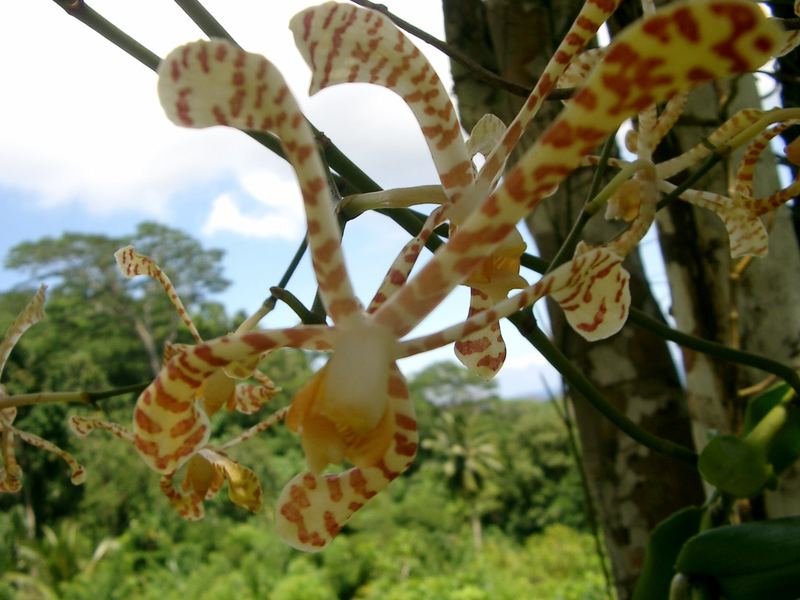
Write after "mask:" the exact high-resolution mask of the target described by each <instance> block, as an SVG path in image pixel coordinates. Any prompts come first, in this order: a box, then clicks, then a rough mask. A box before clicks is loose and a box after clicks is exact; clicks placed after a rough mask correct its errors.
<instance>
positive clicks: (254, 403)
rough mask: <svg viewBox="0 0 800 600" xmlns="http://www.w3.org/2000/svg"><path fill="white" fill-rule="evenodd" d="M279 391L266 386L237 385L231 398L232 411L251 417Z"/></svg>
mask: <svg viewBox="0 0 800 600" xmlns="http://www.w3.org/2000/svg"><path fill="white" fill-rule="evenodd" d="M279 391H280V388H277V387H275V386H274V384H273V385H272V386H267V385H264V384H261V383H239V384H237V385H236V393H235V395H234V397H233V406H232V407H231V408H232V409H233V410H236V411H237V412H240V413H242V414H244V415H253V414H255V413H257V412H258V411H260V410H261V409H262V408H264V405H265V404H266V403H267V402H269V401H270V400H271V399H272V398H274V397H275V395H276V394H277V393H278V392H279Z"/></svg>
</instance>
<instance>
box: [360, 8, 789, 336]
mask: <svg viewBox="0 0 800 600" xmlns="http://www.w3.org/2000/svg"><path fill="white" fill-rule="evenodd" d="M777 39H778V32H777V30H776V28H775V25H774V24H773V23H770V22H769V21H767V20H766V18H765V17H764V15H763V14H762V13H761V11H760V9H759V8H758V7H757V6H754V5H752V4H750V3H747V2H741V1H731V0H729V1H722V0H712V1H704V2H691V3H675V4H671V5H669V6H668V7H666V8H664V9H663V10H661V11H659V12H658V13H656V14H655V15H652V16H650V17H648V18H645V19H643V20H641V21H639V22H637V23H635V24H634V25H632V26H631V27H629V28H628V29H626V30H625V31H623V32H622V33H621V34H620V35H619V36H617V38H615V40H614V42H613V43H612V45H611V46H610V48H609V50H608V52H607V54H606V56H605V59H604V60H603V62H601V63H600V65H598V67H597V68H596V69H595V70H594V71H593V72H592V74H591V75H590V77H589V79H588V80H587V83H586V87H584V88H583V89H582V90H581V91H580V92H579V93H578V94H577V95H576V96H575V97H574V98H573V99H572V101H571V102H569V103H567V105H566V106H565V108H564V110H563V111H562V113H561V115H560V116H559V117H558V118H557V119H556V120H555V121H554V122H553V124H552V125H551V126H550V127H548V129H547V130H546V131H545V132H544V134H543V135H542V136H541V137H540V138H539V139H538V140H537V141H536V143H535V144H534V145H533V146H532V147H531V148H530V149H529V150H528V151H527V152H526V153H525V155H524V156H523V157H522V158H521V159H520V161H519V163H518V164H517V165H516V166H515V167H514V168H512V169H511V171H510V172H509V173H508V174H507V175H506V176H505V178H504V181H503V185H502V186H501V187H500V188H499V189H498V190H497V191H496V192H495V193H493V194H492V195H490V196H489V197H488V198H487V199H486V201H485V202H484V203H483V204H482V205H481V207H480V210H478V211H475V212H473V213H472V214H471V215H470V216H469V218H468V219H467V220H466V221H465V222H464V223H463V224H462V225H461V226H460V227H459V229H458V231H457V232H456V233H455V235H453V236H452V237H451V239H450V241H449V242H448V243H447V244H446V245H445V246H443V247H442V248H440V249H439V250H438V251H437V252H436V254H435V256H434V259H433V260H431V261H430V262H428V264H426V265H425V267H424V268H423V269H421V270H420V272H419V273H418V274H417V275H416V276H415V277H413V278H411V279H410V280H409V281H408V283H407V284H406V285H405V286H403V288H402V289H400V290H399V291H398V293H397V294H395V295H394V296H393V297H391V298H389V299H388V300H387V301H386V302H385V303H384V304H383V305H382V306H381V307H380V308H378V310H377V311H376V312H375V319H376V320H377V321H378V322H381V323H385V324H386V325H387V326H389V327H391V328H392V329H393V330H394V331H395V333H396V335H398V336H399V335H404V334H405V333H407V332H408V331H410V330H411V329H412V328H413V327H414V326H415V325H416V324H417V323H418V322H419V321H421V320H422V319H423V318H424V317H426V316H427V315H428V314H429V313H430V311H431V310H433V308H434V307H436V306H437V305H438V304H439V303H440V302H441V301H442V299H443V298H444V297H445V296H446V295H447V294H448V293H449V292H450V291H451V290H452V289H453V287H455V286H456V285H458V284H459V283H461V282H462V281H464V280H465V279H466V278H467V277H468V276H469V275H470V273H472V272H473V271H474V270H475V269H476V268H478V266H479V265H480V263H481V261H482V260H483V259H484V257H486V256H489V255H491V254H492V252H494V250H495V248H497V246H498V245H499V244H500V243H502V241H503V240H504V239H505V238H506V236H507V235H508V234H509V232H510V231H511V230H512V229H513V228H514V226H515V224H516V223H517V222H518V221H519V220H520V219H521V218H522V217H524V216H525V215H526V214H528V213H529V212H530V211H532V210H534V209H535V208H536V207H537V206H538V205H539V203H540V202H541V201H542V199H543V198H544V197H545V195H546V194H547V192H548V191H549V190H551V189H552V188H553V186H555V185H558V183H559V182H560V181H561V180H562V179H563V178H564V177H566V176H567V175H568V174H569V173H570V172H572V170H573V169H574V168H575V167H576V166H578V164H580V162H581V159H582V157H583V156H585V155H587V154H589V152H591V150H592V149H594V148H595V147H596V146H597V145H598V144H599V143H600V142H601V141H602V140H603V139H604V138H605V137H606V136H607V135H609V134H610V133H611V132H613V131H614V130H615V129H616V128H617V127H618V125H619V124H620V123H621V122H622V121H623V120H624V119H626V118H627V117H629V116H630V115H632V114H636V113H638V112H639V111H641V110H643V109H645V108H647V107H648V106H652V105H653V104H655V103H657V102H661V101H664V100H666V99H667V98H669V97H671V96H673V95H675V94H676V93H680V92H682V91H685V90H687V89H689V88H691V87H693V86H694V85H697V84H699V83H701V82H704V81H708V80H710V79H713V78H716V77H722V76H725V75H729V74H732V73H737V72H745V71H751V70H754V69H757V68H758V67H760V66H761V65H762V64H763V63H764V62H766V61H767V60H768V59H769V57H770V52H771V51H772V50H773V49H774V48H775V46H776V44H777Z"/></svg>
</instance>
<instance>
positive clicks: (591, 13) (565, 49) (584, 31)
mask: <svg viewBox="0 0 800 600" xmlns="http://www.w3.org/2000/svg"><path fill="white" fill-rule="evenodd" d="M619 2H620V0H606V1H603V2H596V1H588V2H586V3H584V5H583V6H582V7H581V10H580V12H579V13H578V16H577V17H576V18H575V21H574V22H573V23H572V25H571V26H570V28H569V31H567V34H566V35H565V36H564V39H563V40H562V41H561V43H560V44H559V45H558V48H556V51H555V52H554V53H553V56H552V58H551V59H550V60H549V61H548V63H547V65H546V66H545V68H544V72H543V73H542V75H541V76H540V77H539V80H538V81H537V82H536V85H535V86H534V88H533V91H532V92H531V95H530V96H528V99H527V101H526V102H525V104H524V105H523V107H522V108H521V109H520V111H519V113H518V114H517V116H516V117H514V120H513V121H512V122H511V124H510V125H509V126H508V129H506V132H505V134H504V135H503V139H502V140H501V142H500V143H499V144H497V145H496V146H495V148H494V150H493V151H492V152H491V153H490V154H489V156H487V157H486V162H485V163H484V164H483V167H481V170H480V171H479V173H478V186H479V187H480V185H481V184H487V183H488V182H491V181H494V180H495V179H497V177H498V175H499V173H500V171H501V170H502V168H503V165H504V164H505V162H506V160H507V159H508V157H509V155H510V154H511V152H512V150H514V148H515V147H516V145H517V142H518V141H519V139H520V138H521V137H522V134H523V133H524V132H525V129H526V128H527V127H528V124H529V123H530V122H531V121H532V120H533V119H534V118H535V117H536V115H537V114H538V113H539V109H540V108H541V107H542V104H543V103H544V101H545V99H546V98H547V96H548V94H549V93H550V92H551V91H552V90H553V88H554V87H555V85H556V81H557V80H558V78H559V77H560V76H561V74H562V73H563V72H564V70H565V69H566V68H567V65H569V64H570V62H571V61H572V59H573V58H574V56H575V55H576V54H577V53H578V52H580V51H581V50H582V49H583V48H584V46H586V43H587V42H588V41H589V40H591V39H592V38H593V37H594V35H595V34H596V33H597V30H598V29H599V28H600V26H601V25H602V24H603V23H605V22H606V21H607V20H608V18H609V17H610V16H611V14H612V13H613V12H614V11H615V10H616V9H617V6H618V5H619ZM604 56H605V55H604Z"/></svg>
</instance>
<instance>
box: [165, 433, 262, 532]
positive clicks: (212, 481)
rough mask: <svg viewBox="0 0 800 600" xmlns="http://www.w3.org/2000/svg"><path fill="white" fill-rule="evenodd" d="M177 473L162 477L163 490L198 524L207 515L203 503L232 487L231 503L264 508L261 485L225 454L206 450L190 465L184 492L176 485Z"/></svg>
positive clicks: (189, 518)
mask: <svg viewBox="0 0 800 600" xmlns="http://www.w3.org/2000/svg"><path fill="white" fill-rule="evenodd" d="M174 478H175V474H169V475H165V476H164V477H162V478H161V482H160V487H161V491H162V492H163V493H164V495H165V496H167V499H168V500H169V501H170V504H172V506H173V507H174V508H175V509H176V510H177V511H178V514H180V515H181V516H182V517H183V518H184V519H187V520H189V521H196V520H198V519H202V518H203V516H204V515H205V509H204V507H203V502H204V501H205V500H210V499H211V498H213V497H214V496H216V495H217V493H218V492H219V490H220V489H222V486H223V485H224V484H225V483H226V482H227V484H228V498H229V499H230V501H231V502H233V503H234V504H236V505H237V506H241V507H242V508H246V509H247V510H249V511H250V512H257V511H258V510H259V509H260V508H261V501H262V492H261V483H260V482H259V481H258V477H257V476H256V474H255V473H254V472H253V471H252V470H251V469H249V468H247V467H245V466H243V465H241V464H239V463H238V462H236V461H235V460H233V459H231V458H230V457H229V456H228V455H227V454H225V453H224V452H222V451H219V450H214V449H211V448H203V449H201V450H199V451H198V452H197V453H196V454H194V455H193V456H192V457H191V458H190V459H189V461H188V463H187V464H186V472H185V474H184V479H183V483H182V484H181V485H180V489H176V488H175V486H174V485H173V480H174Z"/></svg>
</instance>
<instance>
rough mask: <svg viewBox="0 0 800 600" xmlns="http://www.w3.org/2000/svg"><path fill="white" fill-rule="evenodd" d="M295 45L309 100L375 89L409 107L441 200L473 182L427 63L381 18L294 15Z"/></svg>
mask: <svg viewBox="0 0 800 600" xmlns="http://www.w3.org/2000/svg"><path fill="white" fill-rule="evenodd" d="M289 27H290V29H291V30H292V33H293V34H294V39H295V43H296V44H297V47H298V49H299V50H300V53H301V54H302V55H303V58H304V59H305V61H306V63H307V64H308V66H309V68H310V69H311V89H310V93H311V94H312V95H313V94H315V93H316V92H318V91H319V90H322V89H324V88H326V87H328V86H331V85H335V84H339V83H347V82H363V83H374V84H377V85H381V86H384V87H387V88H389V89H390V90H392V91H394V92H395V93H397V94H398V95H399V96H400V97H401V98H403V100H405V102H406V104H408V106H409V108H410V109H411V111H412V112H413V113H414V116H415V117H416V118H417V121H418V122H419V125H420V128H421V129H422V133H423V134H424V136H425V141H426V143H427V144H428V149H429V150H430V153H431V156H432V157H433V161H434V164H435V165H436V170H437V172H438V173H439V178H440V180H441V182H442V187H443V188H444V191H445V194H446V195H447V197H448V198H449V199H450V201H451V202H456V201H457V200H459V199H460V197H461V195H462V194H463V193H464V190H465V188H467V187H468V186H470V185H471V184H472V181H473V175H474V173H473V167H472V162H471V161H470V160H469V156H468V154H467V148H466V145H465V143H464V138H463V137H462V134H461V124H460V123H459V122H458V117H457V115H456V111H455V109H454V108H453V104H452V102H451V101H450V97H449V96H448V94H447V91H446V90H445V88H444V86H443V85H442V82H441V80H440V79H439V76H438V75H437V74H436V72H435V71H434V70H433V67H431V65H430V63H429V62H428V59H427V58H426V57H425V55H424V54H422V53H421V52H420V51H419V49H418V48H417V47H416V46H415V45H414V44H412V43H411V41H410V40H409V39H408V38H407V37H406V35H405V34H404V33H403V32H402V31H400V30H399V29H398V28H397V27H396V26H395V25H394V23H392V22H391V21H390V20H389V19H387V18H386V17H385V16H383V15H381V14H379V13H377V12H375V11H371V10H366V9H363V8H359V7H357V6H353V5H350V4H342V3H338V2H326V3H325V4H320V5H319V6H314V7H311V8H308V9H306V10H304V11H302V12H299V13H298V14H296V15H295V16H294V17H293V18H292V20H291V22H290V24H289Z"/></svg>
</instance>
